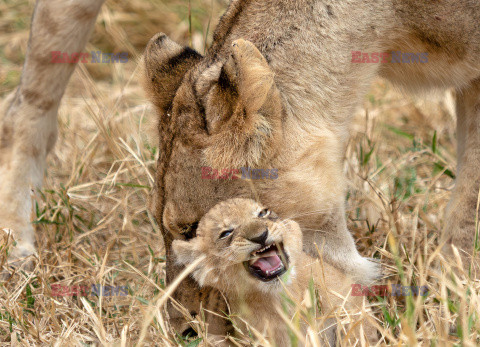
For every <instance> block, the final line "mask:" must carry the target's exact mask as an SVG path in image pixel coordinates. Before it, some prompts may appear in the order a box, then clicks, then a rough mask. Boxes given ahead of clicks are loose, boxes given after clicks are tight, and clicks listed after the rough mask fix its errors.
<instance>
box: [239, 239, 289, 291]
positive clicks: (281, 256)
mask: <svg viewBox="0 0 480 347" xmlns="http://www.w3.org/2000/svg"><path fill="white" fill-rule="evenodd" d="M244 265H245V267H246V269H247V271H248V272H250V273H251V274H252V275H253V276H255V277H257V278H258V279H260V280H262V281H264V282H269V281H272V280H274V279H276V278H278V277H279V276H281V275H283V274H284V273H285V272H287V266H288V259H287V257H286V255H285V253H284V252H283V245H282V244H281V243H278V244H275V243H272V244H270V245H267V246H265V247H264V248H262V249H259V250H258V251H255V252H253V253H252V254H251V258H250V259H249V260H248V261H246V262H244Z"/></svg>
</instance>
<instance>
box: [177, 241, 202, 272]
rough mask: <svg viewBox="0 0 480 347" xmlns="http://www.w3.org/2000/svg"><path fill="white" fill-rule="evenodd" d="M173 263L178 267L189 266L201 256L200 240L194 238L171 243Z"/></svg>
mask: <svg viewBox="0 0 480 347" xmlns="http://www.w3.org/2000/svg"><path fill="white" fill-rule="evenodd" d="M172 249H173V254H174V255H175V261H176V263H177V264H179V265H188V264H191V263H192V262H193V261H195V259H197V258H198V257H200V256H201V255H202V249H201V242H200V238H198V237H194V238H193V239H191V240H190V241H183V240H175V241H173V243H172Z"/></svg>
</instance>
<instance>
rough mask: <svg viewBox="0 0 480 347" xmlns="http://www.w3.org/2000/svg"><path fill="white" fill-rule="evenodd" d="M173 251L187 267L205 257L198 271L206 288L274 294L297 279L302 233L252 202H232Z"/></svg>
mask: <svg viewBox="0 0 480 347" xmlns="http://www.w3.org/2000/svg"><path fill="white" fill-rule="evenodd" d="M173 251H174V254H175V256H176V260H177V262H178V263H180V264H183V265H188V264H189V263H191V262H192V261H194V260H195V259H196V258H198V257H201V256H204V257H205V260H204V261H202V262H201V263H200V265H199V266H198V267H197V268H196V269H195V270H194V272H193V276H194V278H195V280H196V281H197V282H198V283H199V284H200V285H201V286H205V285H208V286H212V287H215V288H217V289H220V290H223V291H232V290H233V291H237V292H247V291H252V290H254V291H255V290H257V291H258V290H260V291H263V292H270V291H272V290H275V289H281V288H282V285H281V284H280V281H279V280H280V279H282V280H284V281H285V282H287V284H288V282H289V280H290V278H291V276H293V275H294V266H295V260H296V259H297V258H298V256H299V254H300V253H301V252H302V233H301V230H300V228H299V226H298V224H297V223H295V222H293V221H291V220H285V221H281V220H280V219H279V218H278V217H277V216H276V215H275V213H274V212H272V211H270V210H268V209H267V208H265V207H263V206H261V205H260V204H258V203H257V202H255V201H253V200H249V199H231V200H227V201H224V202H221V203H219V204H217V205H216V206H214V207H213V208H212V209H211V210H210V211H209V212H207V213H206V214H205V216H204V217H203V218H202V219H201V221H200V223H199V226H198V230H197V236H196V237H195V238H194V239H192V240H190V241H181V240H176V241H174V242H173Z"/></svg>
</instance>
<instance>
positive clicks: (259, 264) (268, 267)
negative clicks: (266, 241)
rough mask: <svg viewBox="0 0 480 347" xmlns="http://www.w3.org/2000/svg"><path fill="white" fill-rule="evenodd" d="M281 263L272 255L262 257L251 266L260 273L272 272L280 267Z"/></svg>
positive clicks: (276, 256)
mask: <svg viewBox="0 0 480 347" xmlns="http://www.w3.org/2000/svg"><path fill="white" fill-rule="evenodd" d="M281 264H282V261H281V260H280V257H279V256H278V255H277V254H276V253H274V255H271V256H267V257H263V258H260V259H258V260H257V261H255V262H254V263H253V264H252V265H251V266H254V267H256V268H258V269H260V270H261V271H262V272H264V273H266V272H267V271H269V272H272V271H274V270H276V269H278V268H279V267H280V265H281Z"/></svg>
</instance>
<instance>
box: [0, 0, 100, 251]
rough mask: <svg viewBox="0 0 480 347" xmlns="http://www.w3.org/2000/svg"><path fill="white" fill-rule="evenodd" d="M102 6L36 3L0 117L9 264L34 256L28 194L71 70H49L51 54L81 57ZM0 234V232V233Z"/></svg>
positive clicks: (0, 213) (53, 135)
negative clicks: (15, 81) (18, 71)
mask: <svg viewBox="0 0 480 347" xmlns="http://www.w3.org/2000/svg"><path fill="white" fill-rule="evenodd" d="M102 3H103V0H69V1H65V0H38V1H37V3H36V6H35V11H34V15H33V20H32V27H31V32H30V38H29V43H28V49H27V55H26V57H25V64H24V67H23V74H22V77H21V82H20V86H19V87H18V89H17V91H16V94H15V96H14V98H13V102H12V103H11V105H10V107H8V108H7V111H6V113H5V114H4V115H0V228H2V229H3V228H8V229H10V230H11V231H12V236H13V238H14V239H15V241H16V243H17V245H16V247H14V249H13V250H12V253H11V256H12V259H16V258H17V259H18V258H22V257H25V256H28V255H31V254H34V253H35V248H34V234H33V227H32V225H31V224H30V218H31V212H32V192H33V191H34V190H35V189H38V188H40V187H41V185H42V180H43V171H44V170H45V159H46V156H47V154H48V152H50V151H51V149H52V148H53V146H54V144H55V141H56V139H57V111H58V106H59V104H60V100H61V99H62V96H63V93H64V91H65V87H66V86H67V83H68V80H69V78H70V76H71V74H72V72H73V70H74V69H75V64H52V63H51V60H52V51H62V52H67V53H69V54H71V53H74V52H81V51H82V50H83V49H84V47H85V44H86V42H87V39H88V37H89V35H90V32H91V31H92V28H93V25H94V23H95V19H96V18H97V14H98V12H99V10H100V7H101V5H102ZM0 232H1V229H0Z"/></svg>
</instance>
